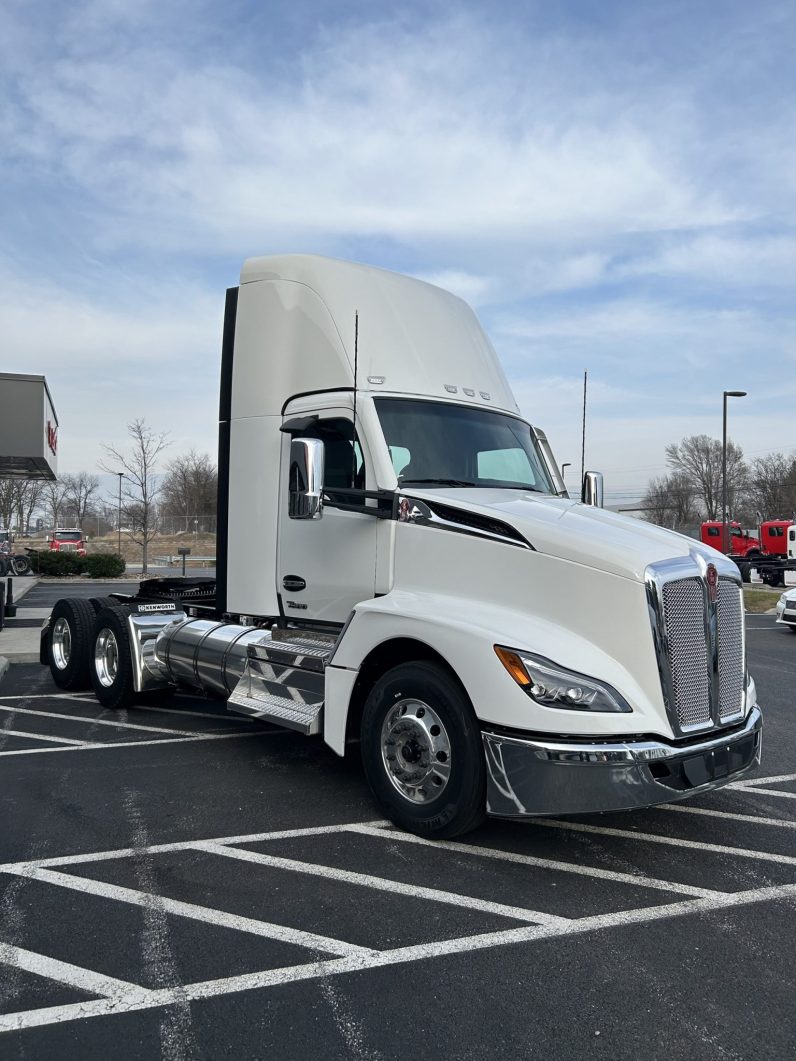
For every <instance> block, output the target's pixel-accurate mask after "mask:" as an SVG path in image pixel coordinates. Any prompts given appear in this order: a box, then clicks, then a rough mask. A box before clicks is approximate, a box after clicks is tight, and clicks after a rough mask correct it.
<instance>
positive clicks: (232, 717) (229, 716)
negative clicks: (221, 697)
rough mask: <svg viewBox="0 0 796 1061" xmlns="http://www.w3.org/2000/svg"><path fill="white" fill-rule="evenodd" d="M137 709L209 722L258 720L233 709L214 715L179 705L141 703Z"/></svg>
mask: <svg viewBox="0 0 796 1061" xmlns="http://www.w3.org/2000/svg"><path fill="white" fill-rule="evenodd" d="M138 710H140V711H146V712H149V711H155V712H157V713H158V714H159V715H177V716H178V717H179V716H181V715H185V716H186V717H190V718H207V719H209V720H210V721H211V722H242V723H246V724H247V725H256V724H257V723H258V722H260V720H259V719H257V718H251V716H249V715H238V714H236V713H235V712H233V711H224V712H222V713H221V714H218V715H214V714H213V713H212V712H210V711H188V710H183V709H182V708H179V707H151V706H150V705H149V704H142V705H141V706H140V707H139V708H138Z"/></svg>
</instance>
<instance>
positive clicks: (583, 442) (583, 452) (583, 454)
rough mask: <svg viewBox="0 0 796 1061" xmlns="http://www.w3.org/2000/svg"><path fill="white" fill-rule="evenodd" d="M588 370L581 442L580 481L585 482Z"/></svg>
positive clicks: (584, 391)
mask: <svg viewBox="0 0 796 1061" xmlns="http://www.w3.org/2000/svg"><path fill="white" fill-rule="evenodd" d="M588 375H589V374H588V372H584V373H583V434H582V436H581V443H580V481H581V482H583V476H584V475H585V474H586V380H587V379H588Z"/></svg>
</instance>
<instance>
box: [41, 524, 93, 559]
mask: <svg viewBox="0 0 796 1061" xmlns="http://www.w3.org/2000/svg"><path fill="white" fill-rule="evenodd" d="M47 541H48V543H49V547H50V552H54V553H77V555H78V556H85V555H86V543H85V541H84V539H83V532H82V531H81V530H80V528H79V527H73V528H71V529H69V530H54V531H53V532H52V534H51V535H48V537H47Z"/></svg>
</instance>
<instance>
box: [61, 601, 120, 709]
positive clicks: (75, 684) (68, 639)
mask: <svg viewBox="0 0 796 1061" xmlns="http://www.w3.org/2000/svg"><path fill="white" fill-rule="evenodd" d="M108 611H111V612H113V613H114V615H115V617H116V621H117V627H121V628H122V630H123V632H120V633H117V632H114V638H115V644H116V646H117V648H119V649H120V650H121V645H122V644H124V648H125V649H126V652H127V662H128V664H129V666H130V668H132V661H131V659H130V642H129V634H127V623H126V621H125V617H126V615H127V613H126V611H125V609H124V608H122V607H120V606H119V605H118V604H117V602H116V601H115V600H114V599H113V598H112V597H92V598H90V599H89V600H83V599H82V598H79V597H64V598H62V599H61V600H59V601H57V602H56V604H55V607H54V608H53V610H52V614H51V616H50V627H49V632H48V635H47V645H46V649H47V652H46V655H47V662H48V664H49V667H50V673H51V674H52V677H53V681H54V682H55V684H56V685H57V686H58V688H59V689H66V690H68V691H69V692H80V691H82V690H84V689H89V688H91V687H92V686H94V671H95V669H96V656H97V652H96V641H97V634H98V628H97V622H98V620H99V618H100V616H103V615H104V613H106V612H108ZM106 625H107V624H104V625H103V627H102V629H105V626H106ZM114 630H116V627H115V628H114ZM125 637H126V638H127V640H126V641H125V640H124V638H125ZM113 651H114V649H113V645H112V644H111V640H110V638H105V641H104V642H103V656H102V658H106V657H107V660H108V667H107V668H106V670H105V671H104V678H103V680H102V681H101V682H100V684H101V685H102V688H103V691H104V690H106V689H111V688H112V687H113V686H114V683H113V682H112V681H109V674H110V669H109V668H110V667H111V666H112V664H111V657H112V655H113ZM117 671H118V668H117ZM130 686H131V690H132V681H131V682H130ZM95 691H96V687H95ZM104 695H106V694H105V693H104ZM107 695H110V694H107ZM97 696H98V699H99V700H100V701H101V702H102V703H105V704H106V706H109V707H110V706H114V705H112V704H110V703H106V701H105V700H104V699H103V698H102V696H100V695H99V693H98V694H97ZM117 706H118V705H117Z"/></svg>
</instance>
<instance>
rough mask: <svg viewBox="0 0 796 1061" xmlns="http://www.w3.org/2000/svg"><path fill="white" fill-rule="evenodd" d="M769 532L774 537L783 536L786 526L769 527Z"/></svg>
mask: <svg viewBox="0 0 796 1061" xmlns="http://www.w3.org/2000/svg"><path fill="white" fill-rule="evenodd" d="M768 533H769V534H770V535H771V537H772V538H781V537H782V536H783V534H784V533H785V529H784V527H769V528H768Z"/></svg>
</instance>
